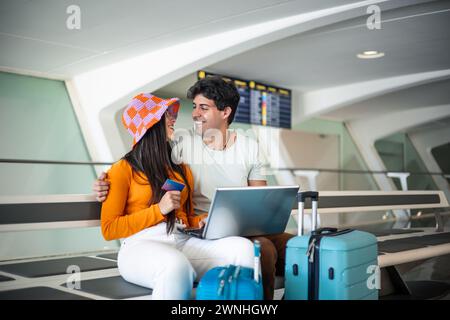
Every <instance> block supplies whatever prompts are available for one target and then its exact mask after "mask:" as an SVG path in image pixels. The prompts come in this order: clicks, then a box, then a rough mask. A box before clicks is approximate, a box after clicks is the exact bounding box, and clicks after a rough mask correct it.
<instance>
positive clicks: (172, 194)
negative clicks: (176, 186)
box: [158, 191, 181, 215]
mask: <svg viewBox="0 0 450 320" xmlns="http://www.w3.org/2000/svg"><path fill="white" fill-rule="evenodd" d="M180 200H181V193H180V191H167V192H166V193H165V194H164V196H163V197H162V198H161V201H160V202H159V203H158V206H159V210H161V213H162V214H163V215H166V214H168V213H169V212H171V211H172V210H176V209H180Z"/></svg>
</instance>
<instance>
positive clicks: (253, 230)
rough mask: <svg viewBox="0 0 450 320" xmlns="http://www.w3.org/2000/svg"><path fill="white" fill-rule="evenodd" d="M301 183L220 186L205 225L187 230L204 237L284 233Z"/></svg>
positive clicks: (218, 237)
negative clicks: (274, 185)
mask: <svg viewBox="0 0 450 320" xmlns="http://www.w3.org/2000/svg"><path fill="white" fill-rule="evenodd" d="M298 191H299V186H276V187H236V188H217V189H216V192H215V194H214V197H213V200H212V202H211V207H210V209H209V214H208V218H207V221H206V224H205V226H204V227H203V228H202V229H186V230H185V231H184V232H185V233H187V234H190V235H192V236H195V237H199V238H203V239H220V238H224V237H230V236H246V237H248V236H256V235H268V234H276V233H282V232H284V230H285V229H286V225H287V223H288V220H289V217H290V214H291V210H292V207H293V205H294V203H295V201H296V195H297V192H298Z"/></svg>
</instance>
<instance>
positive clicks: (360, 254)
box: [285, 192, 378, 300]
mask: <svg viewBox="0 0 450 320" xmlns="http://www.w3.org/2000/svg"><path fill="white" fill-rule="evenodd" d="M306 198H311V200H312V227H311V230H313V231H312V232H311V234H310V235H303V221H304V204H305V199H306ZM318 198H319V193H318V192H300V193H299V194H298V236H297V237H294V238H292V239H290V240H289V241H288V243H287V246H286V265H285V299H287V300H366V299H367V300H377V299H378V290H377V288H376V286H375V287H374V286H373V285H372V284H373V283H372V282H371V279H372V278H373V276H377V274H375V275H372V272H373V270H377V268H378V263H377V257H378V248H377V239H376V237H375V236H374V235H372V234H370V233H367V232H362V231H358V230H352V229H345V230H340V231H338V230H337V229H336V228H321V229H317V230H316V223H317V203H318Z"/></svg>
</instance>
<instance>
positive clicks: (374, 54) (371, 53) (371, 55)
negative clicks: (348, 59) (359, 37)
mask: <svg viewBox="0 0 450 320" xmlns="http://www.w3.org/2000/svg"><path fill="white" fill-rule="evenodd" d="M356 56H357V57H358V58H360V59H375V58H381V57H384V52H379V51H375V50H368V51H364V52H363V53H358V54H357V55H356Z"/></svg>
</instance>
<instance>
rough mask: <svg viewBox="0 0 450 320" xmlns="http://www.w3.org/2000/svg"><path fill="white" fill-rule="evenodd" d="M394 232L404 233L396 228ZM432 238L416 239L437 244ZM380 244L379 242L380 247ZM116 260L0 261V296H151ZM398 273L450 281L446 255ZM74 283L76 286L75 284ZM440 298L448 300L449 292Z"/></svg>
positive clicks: (278, 295) (110, 255) (410, 277)
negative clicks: (121, 270)
mask: <svg viewBox="0 0 450 320" xmlns="http://www.w3.org/2000/svg"><path fill="white" fill-rule="evenodd" d="M424 234H425V233H424ZM398 236H399V237H405V236H407V235H405V234H402V233H401V232H400V233H399V235H398ZM446 237H448V235H447V236H445V235H440V238H441V239H444V241H447V240H448V239H447V238H446ZM436 239H437V238H423V239H419V240H421V241H426V242H427V243H429V244H438V242H436V241H437V240H436ZM413 240H414V239H413ZM413 240H411V239H402V241H400V242H401V243H403V244H405V243H406V244H416V243H417V241H418V240H417V239H416V240H414V241H413ZM419 242H420V241H419ZM382 247H383V246H380V249H381V248H382ZM408 248H409V246H408ZM400 249H402V248H400ZM380 251H381V250H380ZM116 260H117V253H114V252H113V253H111V252H109V253H100V252H99V253H96V254H91V255H89V256H67V257H60V258H53V259H35V260H29V261H25V262H20V261H16V262H14V263H7V262H6V263H5V262H2V263H0V300H3V299H151V293H152V290H151V289H148V288H143V287H139V286H136V285H134V284H131V283H128V282H126V281H124V280H123V279H122V277H121V276H120V274H119V272H118V269H117V263H116ZM71 266H72V267H73V266H77V267H78V268H79V271H80V273H79V274H77V273H72V272H73V270H74V269H73V268H72V269H70V267H71ZM402 276H403V278H404V280H406V281H420V280H423V281H429V280H433V281H440V282H444V283H445V282H446V283H448V284H450V255H446V256H440V257H437V258H433V259H429V260H427V261H424V262H423V263H421V264H419V265H417V266H416V267H414V268H412V269H411V270H409V271H408V272H406V273H404V274H403V275H402ZM77 277H78V278H77ZM77 280H80V281H77ZM78 284H79V287H77V285H78ZM193 292H195V290H194V291H193ZM283 293H284V289H280V290H276V292H275V299H281V298H282V296H283ZM440 299H446V300H450V293H449V294H447V295H446V296H444V297H441V298H440Z"/></svg>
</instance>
